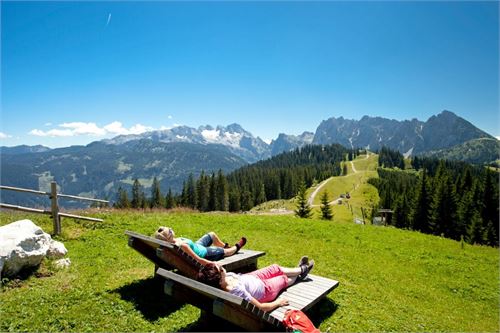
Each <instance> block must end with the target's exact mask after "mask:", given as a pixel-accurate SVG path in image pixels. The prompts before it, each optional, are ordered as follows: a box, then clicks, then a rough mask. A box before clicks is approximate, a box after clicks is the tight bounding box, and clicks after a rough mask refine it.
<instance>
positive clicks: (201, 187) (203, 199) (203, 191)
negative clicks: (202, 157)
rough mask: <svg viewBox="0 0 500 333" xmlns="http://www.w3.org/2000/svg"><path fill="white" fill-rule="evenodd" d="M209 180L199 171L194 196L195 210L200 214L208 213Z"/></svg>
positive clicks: (203, 172)
mask: <svg viewBox="0 0 500 333" xmlns="http://www.w3.org/2000/svg"><path fill="white" fill-rule="evenodd" d="M209 190H210V189H209V180H208V177H207V175H205V171H203V170H202V171H201V175H200V178H199V179H198V183H197V184H196V196H197V197H198V201H197V208H198V210H200V211H202V212H206V211H208V198H209Z"/></svg>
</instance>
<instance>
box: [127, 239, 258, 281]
mask: <svg viewBox="0 0 500 333" xmlns="http://www.w3.org/2000/svg"><path fill="white" fill-rule="evenodd" d="M125 234H126V235H127V236H128V245H129V246H130V247H132V248H133V249H135V250H136V251H137V252H139V253H141V254H142V255H143V256H145V257H146V258H148V259H149V260H151V261H152V262H153V263H154V264H155V273H156V269H157V268H159V267H161V268H164V269H167V270H172V269H177V270H178V271H179V272H180V273H181V274H182V275H185V276H189V277H191V278H195V277H196V275H197V273H198V271H199V270H200V268H201V266H202V265H201V264H200V263H199V262H197V261H196V260H195V259H194V258H193V257H192V256H190V255H189V254H187V253H186V252H184V250H182V249H181V248H180V247H179V246H177V245H175V244H171V243H168V242H165V241H162V240H159V239H156V238H153V237H149V236H145V235H141V234H139V233H136V232H133V231H125ZM263 255H265V252H262V251H253V250H248V249H246V248H243V249H241V250H240V251H238V253H236V254H234V255H232V256H230V257H226V258H223V259H222V260H219V261H217V263H219V264H220V265H222V266H223V267H224V268H225V269H226V270H227V271H231V272H249V271H252V270H255V269H257V259H258V258H259V257H261V256H263Z"/></svg>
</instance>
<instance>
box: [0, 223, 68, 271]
mask: <svg viewBox="0 0 500 333" xmlns="http://www.w3.org/2000/svg"><path fill="white" fill-rule="evenodd" d="M47 253H49V255H51V256H53V257H60V256H61V255H64V254H66V253H67V250H66V248H65V247H64V245H63V244H62V243H60V242H55V241H53V240H52V237H50V235H49V234H47V233H45V232H43V230H42V229H41V228H40V227H39V226H37V225H36V224H34V223H33V222H32V221H30V220H21V221H16V222H13V223H10V224H7V225H5V226H3V227H0V277H1V276H13V275H15V274H17V273H18V272H20V271H21V270H22V269H23V268H25V267H34V266H38V265H39V264H40V263H41V261H42V259H43V258H44V257H45V256H47ZM63 253H64V254H63Z"/></svg>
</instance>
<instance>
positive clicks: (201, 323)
mask: <svg viewBox="0 0 500 333" xmlns="http://www.w3.org/2000/svg"><path fill="white" fill-rule="evenodd" d="M338 307H339V306H338V304H337V303H335V302H333V301H332V300H330V299H328V298H324V299H323V300H321V301H320V302H319V303H318V304H316V305H315V306H313V307H312V309H309V310H307V311H306V313H307V316H308V317H309V319H311V321H312V322H313V324H314V326H316V327H319V326H320V325H321V323H322V322H323V321H324V320H326V319H328V318H330V317H331V316H332V315H333V314H334V313H335V311H337V309H338ZM269 328H270V329H272V327H269ZM180 331H181V332H242V331H244V330H243V329H242V328H241V327H239V326H236V325H233V324H231V323H230V322H228V321H226V320H224V319H221V318H219V317H217V316H214V315H212V314H209V313H205V312H203V311H202V314H201V316H200V318H199V319H198V320H197V321H196V322H194V323H191V324H189V325H187V326H186V327H184V328H182V329H181V330H180Z"/></svg>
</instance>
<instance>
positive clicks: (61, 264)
mask: <svg viewBox="0 0 500 333" xmlns="http://www.w3.org/2000/svg"><path fill="white" fill-rule="evenodd" d="M52 265H54V267H55V268H57V269H63V268H68V267H69V266H70V265H71V260H69V258H64V259H59V260H56V261H54V262H53V263H52Z"/></svg>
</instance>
